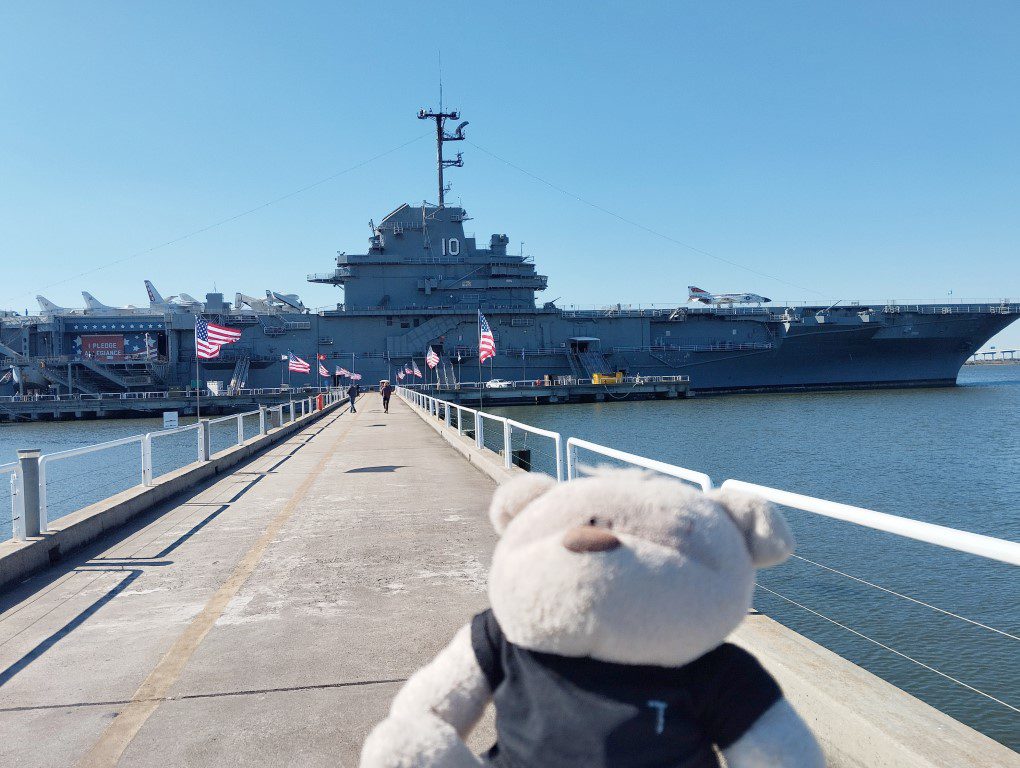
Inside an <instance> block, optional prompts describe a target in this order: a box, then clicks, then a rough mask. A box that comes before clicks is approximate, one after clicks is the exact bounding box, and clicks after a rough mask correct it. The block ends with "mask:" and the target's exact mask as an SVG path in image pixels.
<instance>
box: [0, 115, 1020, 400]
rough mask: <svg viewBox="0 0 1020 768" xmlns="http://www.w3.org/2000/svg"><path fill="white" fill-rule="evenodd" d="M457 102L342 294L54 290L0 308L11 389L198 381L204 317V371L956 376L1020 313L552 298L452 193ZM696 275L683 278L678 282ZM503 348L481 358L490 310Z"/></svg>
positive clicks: (848, 381) (0, 347) (836, 385)
mask: <svg viewBox="0 0 1020 768" xmlns="http://www.w3.org/2000/svg"><path fill="white" fill-rule="evenodd" d="M459 117H460V116H459V114H458V113H457V112H446V113H444V112H442V111H440V112H438V113H434V112H431V111H426V110H422V111H421V112H420V113H419V118H421V119H428V120H434V121H435V124H436V146H437V164H438V172H439V173H438V175H439V187H438V202H437V204H435V205H432V204H428V203H422V204H421V205H407V204H405V205H401V206H400V207H398V208H397V209H396V210H394V211H393V212H392V213H390V214H388V215H387V216H385V217H384V218H383V219H382V220H381V221H380V222H379V223H378V224H376V223H375V222H371V223H370V226H371V236H370V238H369V242H368V248H367V250H366V252H365V253H360V254H348V253H346V252H343V253H340V255H338V256H337V257H336V267H335V268H334V269H333V270H332V271H330V272H326V273H319V274H312V275H309V276H308V280H309V281H310V282H313V283H326V284H330V285H334V286H337V287H338V288H340V289H342V290H343V301H342V302H341V303H339V304H337V306H336V308H335V309H330V310H325V311H317V312H311V311H309V310H308V309H306V308H305V307H304V305H303V304H302V303H301V301H300V299H299V298H298V297H297V296H294V295H291V294H283V293H279V292H275V291H266V296H265V298H262V297H254V296H249V295H244V294H237V295H236V296H235V299H234V301H233V302H228V301H226V300H225V298H224V296H223V295H222V294H219V293H209V294H206V297H205V301H197V300H195V299H193V298H191V297H190V296H187V294H182V295H181V296H179V297H172V298H171V299H169V300H164V299H163V298H162V296H160V295H159V294H158V293H157V292H156V290H155V288H154V287H153V286H152V285H151V284H149V283H147V288H148V289H149V299H150V306H149V307H148V308H135V307H124V308H115V307H108V306H105V305H102V304H100V303H99V302H98V301H97V300H96V299H94V298H93V297H92V296H91V295H87V296H86V304H87V306H86V309H83V310H70V309H65V308H61V307H57V306H55V305H53V304H51V303H50V302H47V301H46V300H45V299H43V298H42V297H40V304H41V306H42V312H41V313H40V314H38V315H31V316H29V315H18V314H16V313H13V312H4V313H0V394H11V393H13V392H17V391H35V392H58V393H62V394H66V393H68V392H72V393H73V392H86V393H98V392H124V391H142V390H167V389H181V388H186V387H188V386H189V385H191V384H193V382H194V376H195V374H194V371H195V364H194V363H195V357H194V355H195V352H194V335H193V334H194V320H195V315H202V316H203V317H205V318H207V319H209V320H210V321H213V322H218V323H223V324H225V325H230V326H235V327H238V328H241V329H242V331H243V335H242V338H241V341H240V342H238V343H236V344H232V345H230V346H228V347H224V348H223V349H222V352H221V356H220V358H219V359H218V360H215V361H203V364H202V378H203V380H204V381H218V382H223V384H224V385H225V386H226V385H227V384H228V383H229V384H230V385H233V386H235V387H239V386H245V387H248V388H256V387H277V386H280V385H281V383H289V384H290V385H292V386H303V385H318V384H320V383H324V380H321V379H319V377H318V376H317V375H316V366H315V365H313V366H312V372H311V373H310V374H308V375H307V376H301V375H294V374H288V373H286V362H285V361H284V360H283V358H284V357H285V356H287V355H288V354H289V353H293V354H296V355H298V356H300V357H302V358H304V359H306V360H309V361H314V360H315V359H316V358H317V357H319V358H320V359H322V362H323V365H324V366H325V367H326V368H327V370H329V371H330V373H331V374H332V373H333V372H334V371H335V369H336V368H338V367H340V366H343V367H344V368H346V369H348V370H354V371H357V372H359V373H361V374H362V375H363V376H364V380H365V381H375V380H378V379H383V378H389V379H393V378H394V374H395V372H396V371H398V370H401V369H403V367H404V365H405V364H407V363H410V362H411V361H414V362H416V363H417V365H418V367H419V368H420V369H421V370H425V367H426V366H425V357H426V354H427V353H428V350H429V348H432V349H433V350H435V352H436V353H437V354H438V355H439V358H440V362H439V365H438V367H437V368H436V369H435V374H434V375H433V380H435V381H436V382H438V383H439V384H440V385H442V386H449V387H453V386H456V385H457V384H458V383H460V382H474V381H478V380H479V377H481V378H482V379H483V380H486V379H490V378H499V379H508V380H543V379H544V377H546V376H549V377H561V376H568V377H576V378H578V379H585V378H587V379H589V380H590V377H591V376H592V375H593V374H596V373H610V372H613V371H618V370H621V371H625V372H628V373H631V374H641V375H646V376H653V375H680V374H682V375H688V376H690V385H691V388H692V389H693V390H694V391H697V392H741V391H743V392H746V391H767V390H802V389H842V388H869V387H912V386H945V385H952V384H954V383H955V382H956V377H957V374H958V372H959V370H960V367H961V366H962V365H963V363H964V362H965V361H966V360H967V358H968V357H969V356H970V355H972V354H973V353H974V352H976V351H977V350H978V349H979V347H980V346H981V345H982V344H983V343H984V342H985V341H987V340H988V339H989V338H990V337H991V336H993V335H994V334H996V333H997V332H998V331H1000V330H1002V329H1003V328H1004V327H1006V326H1007V325H1009V324H1010V323H1011V322H1013V321H1014V320H1015V319H1016V318H1017V317H1018V316H1020V304H1017V303H1011V302H1009V301H1007V300H1003V301H1001V302H994V303H981V304H958V303H949V304H912V305H899V304H895V303H892V302H888V303H883V304H880V305H862V304H857V303H852V302H851V303H845V302H844V303H839V304H836V305H834V306H821V305H819V306H785V307H777V306H770V305H765V304H760V305H743V306H737V305H730V306H703V305H694V306H691V305H679V306H675V307H670V308H659V309H648V308H634V307H633V305H615V306H612V307H604V308H601V309H592V310H570V309H564V308H562V307H559V306H556V304H555V303H554V302H545V303H543V304H538V303H536V292H538V291H542V290H545V288H546V286H547V282H548V279H547V278H546V277H545V276H544V275H541V274H538V272H537V271H536V268H535V264H534V262H533V261H532V259H531V258H530V257H527V256H525V255H523V253H519V254H514V253H512V252H511V251H510V248H509V244H510V239H509V238H508V236H507V235H506V234H499V233H497V234H493V235H491V237H489V238H488V241H487V242H484V243H482V244H479V243H478V242H477V241H476V239H475V238H474V237H471V236H468V235H466V234H465V229H464V222H465V221H467V220H468V215H467V212H466V211H465V210H464V209H463V208H461V207H459V206H447V205H446V204H445V192H446V191H447V188H446V187H445V186H444V182H443V170H444V169H445V168H448V167H451V166H455V167H459V166H460V165H461V164H462V161H461V157H460V155H459V154H458V155H457V159H456V160H449V159H446V158H444V153H443V145H444V144H445V143H447V142H450V141H460V140H462V139H463V138H464V133H463V131H464V126H465V125H466V123H462V124H460V125H459V126H458V127H457V128H456V130H455V131H453V132H449V131H447V130H446V124H447V121H449V120H458V119H459ZM680 290H681V286H677V292H678V293H679V291H680ZM479 311H481V312H483V313H484V314H485V316H486V318H487V319H488V321H489V323H490V324H491V326H492V330H493V333H494V335H495V337H496V342H497V350H498V354H497V355H496V357H495V358H494V359H493V360H491V361H489V362H487V363H486V364H485V366H483V367H479V366H478V365H477V362H476V355H477V343H478V336H477V323H478V313H479Z"/></svg>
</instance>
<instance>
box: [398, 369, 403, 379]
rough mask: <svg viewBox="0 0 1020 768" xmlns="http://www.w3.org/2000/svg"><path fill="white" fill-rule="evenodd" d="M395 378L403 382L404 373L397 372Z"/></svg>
mask: <svg viewBox="0 0 1020 768" xmlns="http://www.w3.org/2000/svg"><path fill="white" fill-rule="evenodd" d="M397 378H398V379H400V381H403V380H404V372H403V371H397Z"/></svg>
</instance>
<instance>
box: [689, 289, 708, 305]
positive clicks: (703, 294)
mask: <svg viewBox="0 0 1020 768" xmlns="http://www.w3.org/2000/svg"><path fill="white" fill-rule="evenodd" d="M687 301H700V302H702V303H703V304H711V303H712V294H710V293H709V292H708V291H706V290H703V289H701V288H698V286H696V285H688V286H687Z"/></svg>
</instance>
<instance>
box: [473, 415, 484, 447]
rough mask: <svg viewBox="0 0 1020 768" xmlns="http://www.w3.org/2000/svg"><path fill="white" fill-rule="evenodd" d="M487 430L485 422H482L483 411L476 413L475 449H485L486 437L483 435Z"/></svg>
mask: <svg viewBox="0 0 1020 768" xmlns="http://www.w3.org/2000/svg"><path fill="white" fill-rule="evenodd" d="M484 430H485V426H484V422H483V421H482V413H481V411H477V412H476V413H475V448H484V447H485V436H484V435H483V434H482V433H483V432H484Z"/></svg>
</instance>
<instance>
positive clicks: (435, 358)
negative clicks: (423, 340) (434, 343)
mask: <svg viewBox="0 0 1020 768" xmlns="http://www.w3.org/2000/svg"><path fill="white" fill-rule="evenodd" d="M425 364H426V365H427V366H428V367H429V368H435V367H436V366H437V365H439V355H437V354H436V350H434V349H432V347H429V353H428V354H427V355H426V356H425Z"/></svg>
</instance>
